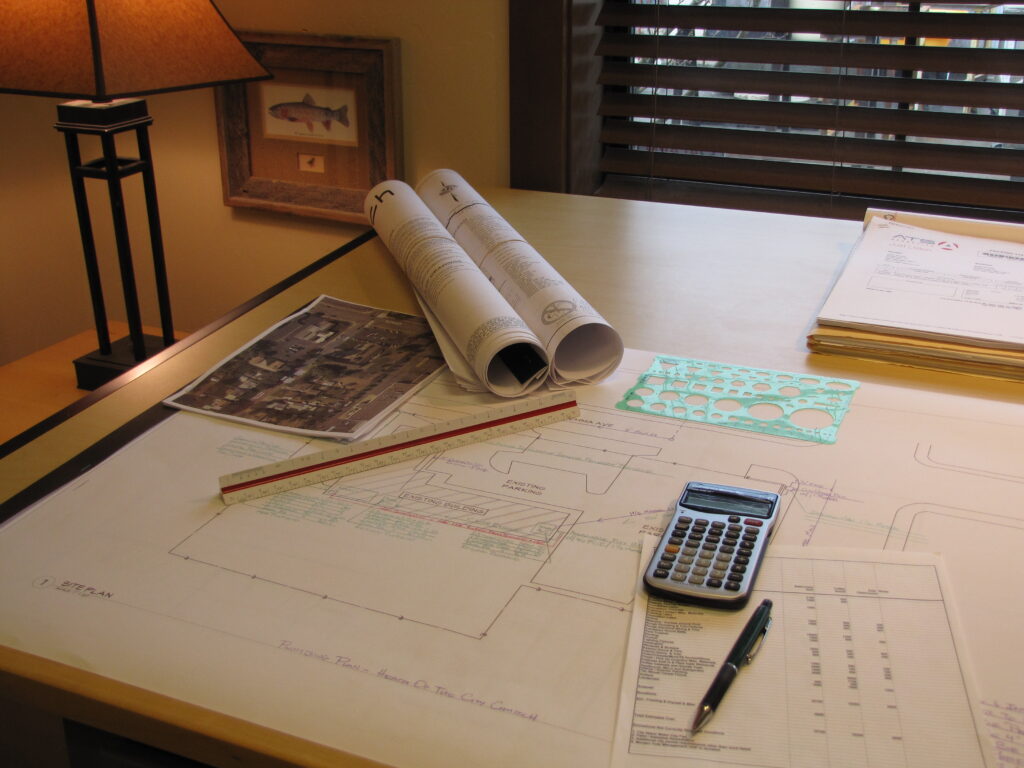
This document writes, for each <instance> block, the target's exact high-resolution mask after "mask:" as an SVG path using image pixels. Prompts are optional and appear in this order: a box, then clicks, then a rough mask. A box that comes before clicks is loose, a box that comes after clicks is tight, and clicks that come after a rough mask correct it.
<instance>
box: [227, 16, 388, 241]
mask: <svg viewBox="0 0 1024 768" xmlns="http://www.w3.org/2000/svg"><path fill="white" fill-rule="evenodd" d="M238 36H239V38H241V40H242V42H243V43H245V45H246V47H247V48H248V49H249V50H250V51H251V52H252V54H253V56H255V57H256V59H258V60H259V61H260V63H262V64H263V66H264V67H266V68H267V70H268V71H269V72H270V73H271V74H272V75H273V76H274V77H273V79H271V80H262V81H259V82H255V83H245V84H240V85H228V86H221V87H220V88H218V89H217V129H218V134H219V138H220V154H221V179H222V183H223V189H224V203H225V204H226V205H231V206H237V207H243V208H262V209H265V210H271V211H279V212H283V213H290V214H296V215H300V216H312V217H316V218H322V219H334V220H336V221H349V222H355V223H360V224H368V223H369V222H368V221H367V219H366V217H365V216H364V215H363V200H364V199H365V197H366V194H367V192H369V190H370V189H371V188H372V187H373V186H374V185H375V184H377V183H378V182H381V181H384V180H385V179H400V178H402V154H401V146H402V145H401V111H400V110H401V94H400V87H399V85H400V83H399V44H398V40H395V39H391V38H356V37H326V36H310V35H278V34H260V33H248V32H241V33H239V35H238Z"/></svg>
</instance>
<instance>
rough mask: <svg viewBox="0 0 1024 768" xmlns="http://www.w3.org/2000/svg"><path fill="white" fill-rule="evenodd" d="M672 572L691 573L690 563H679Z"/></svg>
mask: <svg viewBox="0 0 1024 768" xmlns="http://www.w3.org/2000/svg"><path fill="white" fill-rule="evenodd" d="M672 570H674V571H675V572H676V573H689V572H690V564H689V563H678V564H677V565H676V567H675V568H673V569H672Z"/></svg>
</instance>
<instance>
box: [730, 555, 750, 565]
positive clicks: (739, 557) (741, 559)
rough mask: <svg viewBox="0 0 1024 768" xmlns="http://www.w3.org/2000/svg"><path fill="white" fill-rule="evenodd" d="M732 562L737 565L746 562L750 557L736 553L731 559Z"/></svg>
mask: <svg viewBox="0 0 1024 768" xmlns="http://www.w3.org/2000/svg"><path fill="white" fill-rule="evenodd" d="M733 562H734V563H736V564H737V565H746V564H747V563H749V562H750V558H749V557H747V556H746V555H736V557H735V559H734V560H733Z"/></svg>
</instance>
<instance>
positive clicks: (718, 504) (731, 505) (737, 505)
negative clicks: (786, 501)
mask: <svg viewBox="0 0 1024 768" xmlns="http://www.w3.org/2000/svg"><path fill="white" fill-rule="evenodd" d="M680 503H681V504H682V505H683V506H685V507H689V508H691V509H696V510H700V511H702V512H712V513H714V512H717V513H719V514H723V515H751V516H754V517H771V514H772V506H773V503H772V500H771V499H758V498H751V497H749V496H733V495H731V494H725V493H713V492H710V491H701V490H697V489H692V488H691V489H690V490H688V491H687V492H686V493H685V494H684V495H683V499H682V501H681V502H680Z"/></svg>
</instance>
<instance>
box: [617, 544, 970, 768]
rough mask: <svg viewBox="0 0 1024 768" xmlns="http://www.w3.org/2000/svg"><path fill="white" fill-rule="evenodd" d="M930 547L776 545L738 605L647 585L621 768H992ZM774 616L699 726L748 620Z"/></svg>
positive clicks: (628, 684)
mask: <svg viewBox="0 0 1024 768" xmlns="http://www.w3.org/2000/svg"><path fill="white" fill-rule="evenodd" d="M939 573H940V565H939V563H938V561H937V558H934V557H932V556H931V555H928V554H917V553H900V555H898V556H893V555H892V553H879V552H875V553H871V552H863V551H854V550H810V549H802V548H793V547H774V548H772V549H771V550H769V555H768V556H767V557H766V559H765V562H764V565H763V567H762V571H761V573H760V575H759V578H758V582H757V588H756V594H755V595H754V597H753V598H752V599H751V600H750V602H749V603H748V604H747V606H746V608H744V609H743V610H741V611H737V612H732V611H723V610H721V609H717V610H716V609H713V608H712V609H707V608H702V607H698V606H694V605H688V604H684V603H681V602H678V601H674V600H671V599H667V598H664V597H660V596H657V595H650V594H646V593H644V592H642V591H641V592H640V593H639V594H638V597H637V605H636V607H635V609H634V613H633V622H632V631H631V635H630V645H629V651H628V656H627V661H626V666H625V672H624V676H623V693H622V699H621V701H620V704H619V723H618V728H617V733H616V741H615V749H614V754H615V758H614V760H613V766H615V768H627V767H633V766H645V767H646V766H650V768H659V767H660V766H680V765H686V766H700V767H702V768H703V767H704V766H715V765H721V764H722V763H723V762H724V763H727V764H728V765H730V766H735V765H742V766H765V767H767V766H773V768H778V767H785V768H817V766H823V765H832V766H836V765H841V766H858V767H859V766H863V767H864V768H874V767H876V766H886V768H895V767H896V766H899V767H900V768H903V767H907V768H910V767H912V766H922V768H923V767H924V766H935V765H956V766H958V767H959V768H970V767H972V766H977V767H979V768H981V767H983V766H985V765H986V764H988V763H986V760H985V756H984V752H983V746H982V744H983V742H984V739H983V738H982V737H981V736H980V734H979V731H978V730H977V729H976V727H975V719H974V716H973V714H972V709H971V702H972V701H974V700H975V697H974V696H973V694H972V693H971V688H972V684H971V683H970V677H971V676H970V670H969V669H967V668H965V662H964V654H963V653H962V650H961V648H962V642H961V641H959V640H958V637H957V635H958V632H957V630H956V626H957V619H956V617H955V613H954V610H953V606H952V605H951V604H950V602H949V600H948V593H947V592H946V591H945V590H944V589H943V587H942V583H941V582H940V577H939ZM764 598H769V599H771V600H772V602H773V608H772V625H771V626H770V627H769V630H768V633H767V635H765V638H764V641H763V644H762V646H761V647H760V648H758V649H755V655H754V658H753V660H752V662H751V663H750V664H748V665H743V666H741V667H740V672H739V675H738V676H737V678H736V679H735V680H734V681H733V683H732V685H731V687H730V688H729V691H728V693H727V694H726V696H725V698H724V700H723V701H722V704H721V706H720V707H719V710H718V711H717V712H716V713H715V714H714V716H713V717H712V718H711V720H710V721H709V722H708V723H707V724H706V725H705V726H704V728H703V729H702V730H700V731H699V732H698V733H697V734H693V733H692V732H691V730H690V726H691V723H692V721H693V716H694V712H695V711H696V708H697V706H698V704H699V702H700V700H701V697H702V696H703V695H704V693H705V692H706V691H707V689H708V686H709V685H710V684H711V681H712V679H713V678H714V675H715V673H716V672H717V670H718V668H719V667H720V666H721V664H722V661H723V660H724V657H725V655H726V653H727V652H728V650H729V648H731V647H732V644H733V642H734V641H735V639H736V637H738V636H739V633H740V631H741V629H742V627H743V626H744V624H745V622H746V621H747V618H748V617H749V615H750V613H751V612H752V611H753V610H754V608H756V606H757V605H758V604H759V603H760V602H761V600H762V599H764Z"/></svg>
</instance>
